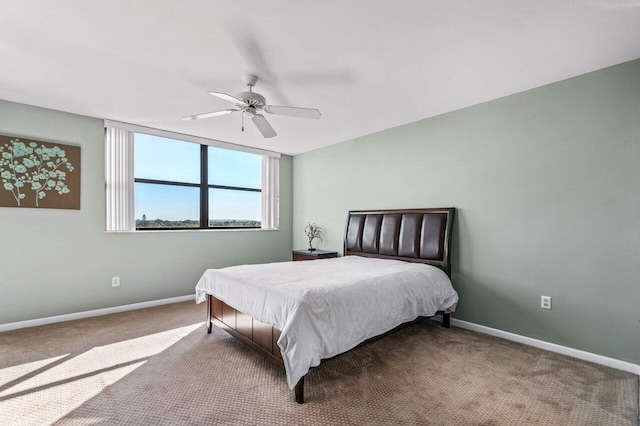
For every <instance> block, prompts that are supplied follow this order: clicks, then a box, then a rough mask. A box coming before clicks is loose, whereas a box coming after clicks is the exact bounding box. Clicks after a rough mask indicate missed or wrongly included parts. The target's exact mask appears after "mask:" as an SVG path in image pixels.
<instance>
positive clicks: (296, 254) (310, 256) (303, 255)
mask: <svg viewBox="0 0 640 426" xmlns="http://www.w3.org/2000/svg"><path fill="white" fill-rule="evenodd" d="M291 254H292V255H293V260H294V262H295V261H298V260H317V259H329V258H332V257H338V252H337V251H326V250H314V251H309V250H293V251H292V252H291Z"/></svg>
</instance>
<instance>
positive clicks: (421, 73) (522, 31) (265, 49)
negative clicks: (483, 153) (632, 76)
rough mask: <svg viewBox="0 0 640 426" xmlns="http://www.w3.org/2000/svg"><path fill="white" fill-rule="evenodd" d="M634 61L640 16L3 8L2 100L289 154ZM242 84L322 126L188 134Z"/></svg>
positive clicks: (533, 2)
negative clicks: (272, 133) (266, 132)
mask: <svg viewBox="0 0 640 426" xmlns="http://www.w3.org/2000/svg"><path fill="white" fill-rule="evenodd" d="M639 57H640V0H593V1H589V0H583V1H578V0H573V1H571V0H520V1H513V0H488V1H478V0H458V1H442V0H439V1H435V0H394V1H381V0H379V1H375V2H372V1H364V0H362V1H354V0H351V1H347V0H340V1H334V0H330V1H329V0H322V1H314V2H310V1H301V0H280V1H271V2H269V1H254V0H245V1H242V2H238V1H214V0H198V1H197V0H191V1H183V0H173V1H168V0H164V1H161V0H136V1H130V0H124V1H121V0H118V1H114V0H109V1H98V0H93V1H87V0H56V1H50V0H42V1H34V0H0V99H5V100H9V101H14V102H21V103H25V104H30V105H37V106H42V107H47V108H53V109H57V110H62V111H68V112H72V113H76V114H83V115H88V116H92V117H99V118H107V119H111V120H117V121H123V122H127V123H133V124H140V125H144V126H149V127H155V128H159V129H164V130H170V131H176V132H181V133H186V134H191V135H196V136H202V137H206V138H212V139H218V140H223V141H227V142H232V143H237V144H242V145H247V146H253V147H259V148H264V149H269V150H273V151H279V152H282V153H285V154H298V153H301V152H305V151H310V150H313V149H317V148H320V147H323V146H327V145H331V144H335V143H338V142H342V141H345V140H349V139H353V138H356V137H359V136H364V135H367V134H371V133H374V132H377V131H380V130H383V129H387V128H390V127H394V126H398V125H402V124H406V123H410V122H413V121H417V120H420V119H424V118H427V117H432V116H435V115H438V114H442V113H445V112H448V111H452V110H456V109H459V108H463V107H466V106H469V105H474V104H477V103H480V102H485V101H488V100H491V99H496V98H499V97H502V96H505V95H509V94H513V93H517V92H521V91H523V90H527V89H531V88H534V87H538V86H542V85H545V84H548V83H551V82H555V81H559V80H563V79H566V78H569V77H573V76H576V75H580V74H584V73H587V72H590V71H594V70H598V69H601V68H605V67H608V66H611V65H614V64H618V63H621V62H625V61H629V60H632V59H636V58H639ZM247 73H252V74H257V75H258V76H259V77H261V80H260V81H258V84H257V85H256V87H255V91H257V92H259V93H261V94H262V95H264V96H265V97H266V98H267V103H269V104H272V105H291V106H299V107H311V108H318V109H319V110H320V111H321V112H322V118H321V119H320V120H308V119H302V118H291V117H283V116H273V115H269V114H265V115H266V117H267V119H268V120H269V122H270V123H271V125H272V126H273V128H274V129H275V130H276V131H277V132H278V136H277V137H275V138H272V139H263V138H262V137H261V136H260V134H259V133H258V131H257V130H256V129H255V128H254V127H253V125H252V123H250V122H247V123H245V124H246V131H245V132H244V133H242V132H241V131H240V114H232V115H227V116H222V117H215V118H209V119H205V120H200V121H184V120H182V119H181V117H183V116H186V115H193V114H198V113H202V112H209V111H216V110H220V109H226V108H230V107H232V106H233V105H232V104H229V103H227V102H225V101H223V100H221V99H218V98H215V97H213V96H210V95H208V94H207V93H206V92H207V91H210V90H216V91H222V92H226V93H230V94H235V93H237V92H239V91H243V90H245V87H244V84H243V82H242V80H241V78H240V76H241V75H242V74H247ZM0 130H1V129H0Z"/></svg>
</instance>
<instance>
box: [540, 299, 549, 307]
mask: <svg viewBox="0 0 640 426" xmlns="http://www.w3.org/2000/svg"><path fill="white" fill-rule="evenodd" d="M540 307H541V308H542V309H551V296H542V297H541V298H540Z"/></svg>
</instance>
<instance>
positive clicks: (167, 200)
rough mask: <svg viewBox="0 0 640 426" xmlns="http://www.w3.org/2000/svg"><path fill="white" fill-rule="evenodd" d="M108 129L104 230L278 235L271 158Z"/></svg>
mask: <svg viewBox="0 0 640 426" xmlns="http://www.w3.org/2000/svg"><path fill="white" fill-rule="evenodd" d="M111 123H113V122H106V123H105V127H107V133H106V134H107V137H106V144H107V164H106V169H107V176H106V177H107V230H110V231H130V230H134V229H135V230H170V229H216V228H245V229H246V228H266V229H277V227H278V223H277V218H278V188H277V187H278V183H277V182H278V158H277V156H276V155H273V154H274V153H269V154H270V155H264V154H262V155H261V153H260V152H247V151H257V150H254V149H252V148H248V149H247V150H246V151H240V150H237V149H229V147H228V145H230V144H225V143H222V142H218V141H213V142H218V143H216V145H213V144H211V143H210V142H212V141H210V140H207V139H202V138H196V137H191V136H185V135H176V134H172V133H168V132H164V131H159V130H154V129H146V128H139V127H138V126H132V125H124V126H123V125H122V124H123V123H116V124H117V125H118V127H115V126H110V125H109V124H111ZM122 127H125V128H122ZM139 130H143V131H139ZM150 130H153V132H151V131H150ZM194 139H195V140H194ZM203 142H207V143H203Z"/></svg>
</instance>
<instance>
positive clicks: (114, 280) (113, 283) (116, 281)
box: [111, 277, 120, 287]
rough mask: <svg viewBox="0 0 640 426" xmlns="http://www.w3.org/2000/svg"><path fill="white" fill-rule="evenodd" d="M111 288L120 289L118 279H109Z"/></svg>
mask: <svg viewBox="0 0 640 426" xmlns="http://www.w3.org/2000/svg"><path fill="white" fill-rule="evenodd" d="M111 287H120V277H111Z"/></svg>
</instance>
